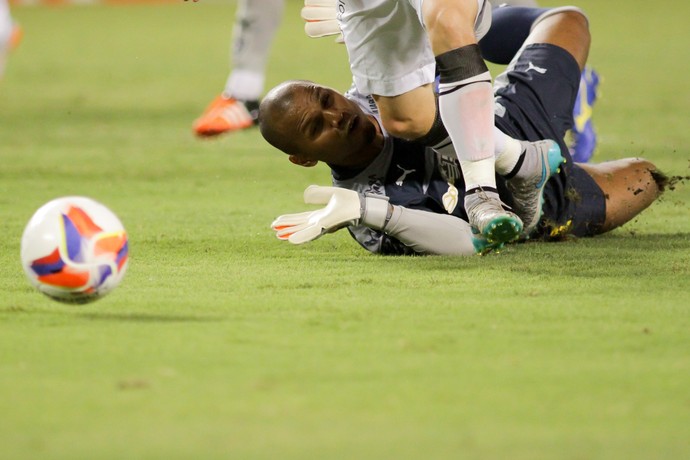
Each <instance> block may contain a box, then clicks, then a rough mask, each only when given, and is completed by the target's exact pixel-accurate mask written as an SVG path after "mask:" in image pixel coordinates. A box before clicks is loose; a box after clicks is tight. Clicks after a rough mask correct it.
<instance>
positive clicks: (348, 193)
mask: <svg viewBox="0 0 690 460" xmlns="http://www.w3.org/2000/svg"><path fill="white" fill-rule="evenodd" d="M304 202H305V203H307V204H325V205H326V207H324V208H321V209H319V210H317V211H311V212H301V213H298V214H285V215H282V216H280V217H278V218H277V219H276V220H274V221H273V223H272V224H271V227H272V228H273V230H275V231H276V236H277V237H278V238H279V239H281V240H288V241H289V242H290V243H293V244H302V243H306V242H308V241H312V240H315V239H317V238H319V237H320V236H321V235H324V234H326V233H331V232H335V231H336V230H339V229H341V228H343V227H346V226H348V225H357V223H358V222H359V219H360V218H361V216H362V211H361V206H362V205H361V203H360V196H359V193H357V192H355V191H352V190H347V189H344V188H336V187H321V186H318V185H310V186H309V187H307V189H306V190H305V191H304Z"/></svg>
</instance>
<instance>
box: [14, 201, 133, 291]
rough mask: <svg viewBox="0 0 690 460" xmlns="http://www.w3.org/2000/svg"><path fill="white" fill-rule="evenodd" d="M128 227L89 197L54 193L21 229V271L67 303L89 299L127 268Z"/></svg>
mask: <svg viewBox="0 0 690 460" xmlns="http://www.w3.org/2000/svg"><path fill="white" fill-rule="evenodd" d="M127 253H128V245H127V233H126V232H125V229H124V227H123V226H122V223H121V222H120V220H119V219H118V218H117V216H116V215H115V214H113V213H112V211H110V210H109V209H108V208H107V207H105V206H104V205H102V204H101V203H98V202H97V201H94V200H92V199H91V198H86V197H80V196H70V197H64V198H57V199H55V200H53V201H50V202H48V203H46V204H45V205H43V206H41V207H40V208H39V209H38V211H36V213H35V214H34V215H33V216H32V217H31V220H29V223H28V224H27V225H26V228H25V229H24V234H23V235H22V247H21V258H22V265H23V267H24V272H25V273H26V276H27V277H28V278H29V281H30V282H31V284H33V285H34V286H35V287H36V288H37V289H38V290H39V291H41V292H42V293H43V294H45V295H47V296H48V297H50V298H52V299H54V300H58V301H60V302H67V303H87V302H91V301H94V300H96V299H99V298H101V297H103V296H104V295H105V294H107V293H108V292H110V291H111V290H113V289H114V288H115V287H116V286H117V285H118V284H120V281H122V277H123V276H124V274H125V271H126V269H127Z"/></svg>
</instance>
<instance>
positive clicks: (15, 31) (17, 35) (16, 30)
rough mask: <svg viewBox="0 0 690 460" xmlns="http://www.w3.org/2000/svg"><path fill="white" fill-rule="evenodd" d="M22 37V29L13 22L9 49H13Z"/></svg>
mask: <svg viewBox="0 0 690 460" xmlns="http://www.w3.org/2000/svg"><path fill="white" fill-rule="evenodd" d="M23 37H24V31H23V30H22V27H21V26H20V25H19V24H14V25H13V26H12V33H11V34H10V41H9V49H10V50H13V49H15V48H16V47H18V46H19V43H20V42H21V41H22V38H23Z"/></svg>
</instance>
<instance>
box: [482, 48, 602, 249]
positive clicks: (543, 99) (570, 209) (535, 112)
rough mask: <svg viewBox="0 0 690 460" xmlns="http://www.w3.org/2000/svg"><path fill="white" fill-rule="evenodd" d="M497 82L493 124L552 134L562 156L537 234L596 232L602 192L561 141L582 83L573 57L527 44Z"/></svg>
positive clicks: (532, 136) (536, 135)
mask: <svg viewBox="0 0 690 460" xmlns="http://www.w3.org/2000/svg"><path fill="white" fill-rule="evenodd" d="M496 83H497V86H498V89H497V90H496V103H497V104H498V105H497V110H496V126H498V127H499V128H500V129H501V131H503V132H505V133H506V134H508V135H510V136H512V137H514V138H516V139H524V140H529V141H536V140H540V139H554V140H556V141H558V144H559V145H560V147H561V152H562V153H563V156H564V157H565V158H566V163H565V164H564V165H562V166H561V171H560V172H559V173H558V174H556V175H555V176H553V177H552V178H551V179H550V180H549V182H548V183H547V185H546V188H545V190H544V207H543V209H544V215H543V217H542V219H541V221H540V223H539V227H538V229H537V232H538V235H537V236H538V237H543V238H546V239H560V238H562V237H564V236H565V235H566V234H567V235H575V236H591V235H594V234H596V233H597V232H598V230H599V229H600V228H601V226H602V225H603V223H604V220H605V218H606V197H605V196H604V193H603V192H602V190H601V188H599V186H598V185H597V184H596V183H595V182H594V180H593V179H592V177H591V176H590V175H589V174H587V173H586V172H585V171H584V170H583V169H582V168H580V167H579V166H578V165H576V164H575V163H573V161H572V158H571V157H570V153H569V151H568V147H567V145H566V144H565V141H564V137H565V134H566V131H567V130H568V129H570V128H571V127H572V123H573V120H572V111H573V105H574V103H575V98H576V97H577V92H578V88H579V85H580V69H579V67H578V65H577V62H576V61H575V59H574V58H573V57H572V56H571V55H570V53H568V52H567V51H565V50H564V49H562V48H560V47H558V46H555V45H549V44H534V45H529V46H527V47H526V48H525V50H524V51H523V52H522V53H521V55H520V58H519V59H518V61H517V62H516V63H515V65H514V67H513V68H510V67H509V68H508V69H507V71H506V72H504V73H503V74H501V75H499V76H498V77H497V78H496ZM501 85H503V86H501ZM503 109H505V110H503Z"/></svg>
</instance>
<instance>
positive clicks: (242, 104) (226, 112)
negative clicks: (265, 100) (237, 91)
mask: <svg viewBox="0 0 690 460" xmlns="http://www.w3.org/2000/svg"><path fill="white" fill-rule="evenodd" d="M258 112H259V101H239V100H237V99H234V98H228V97H225V96H224V95H220V96H218V97H216V98H215V99H214V100H213V101H212V102H211V104H210V105H209V106H208V107H207V108H206V110H204V113H202V114H201V116H200V117H199V118H197V119H196V120H195V121H194V125H193V126H192V129H193V130H194V132H195V133H196V135H197V136H200V137H212V136H217V135H219V134H223V133H227V132H232V131H239V130H241V129H247V128H251V127H252V126H254V124H255V123H256V121H257V116H258Z"/></svg>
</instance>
